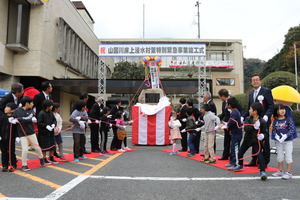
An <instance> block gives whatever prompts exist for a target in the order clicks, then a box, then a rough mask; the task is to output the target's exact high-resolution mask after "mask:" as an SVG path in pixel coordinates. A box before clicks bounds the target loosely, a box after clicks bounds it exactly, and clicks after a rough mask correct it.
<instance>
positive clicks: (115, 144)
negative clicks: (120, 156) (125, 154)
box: [108, 99, 122, 151]
mask: <svg viewBox="0 0 300 200" xmlns="http://www.w3.org/2000/svg"><path fill="white" fill-rule="evenodd" d="M121 104H122V102H121V100H120V99H117V100H116V105H114V106H113V107H112V108H111V109H110V115H111V116H109V117H110V123H111V125H112V130H113V133H114V137H113V140H112V141H111V145H110V150H113V151H116V150H118V146H119V142H120V141H119V140H118V136H117V130H118V127H117V126H116V121H115V119H116V118H115V115H116V113H118V112H119V111H120V107H121ZM109 117H108V118H109ZM121 142H122V141H121Z"/></svg>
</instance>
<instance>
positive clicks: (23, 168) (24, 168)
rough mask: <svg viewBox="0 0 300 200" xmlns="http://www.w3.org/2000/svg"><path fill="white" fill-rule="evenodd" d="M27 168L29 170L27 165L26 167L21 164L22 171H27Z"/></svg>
mask: <svg viewBox="0 0 300 200" xmlns="http://www.w3.org/2000/svg"><path fill="white" fill-rule="evenodd" d="M29 170H30V169H29V167H28V166H27V165H25V166H22V171H24V172H27V171H29Z"/></svg>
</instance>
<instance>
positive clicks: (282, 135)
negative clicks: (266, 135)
mask: <svg viewBox="0 0 300 200" xmlns="http://www.w3.org/2000/svg"><path fill="white" fill-rule="evenodd" d="M280 134H281V139H280V140H279V142H280V143H283V142H284V140H285V139H286V138H287V135H286V134H282V133H280Z"/></svg>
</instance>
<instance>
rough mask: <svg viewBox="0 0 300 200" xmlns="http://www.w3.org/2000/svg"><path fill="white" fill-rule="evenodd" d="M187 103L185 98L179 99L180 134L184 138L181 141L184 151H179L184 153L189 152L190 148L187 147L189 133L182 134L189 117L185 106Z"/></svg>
mask: <svg viewBox="0 0 300 200" xmlns="http://www.w3.org/2000/svg"><path fill="white" fill-rule="evenodd" d="M185 103H186V99H185V98H181V99H179V104H180V108H179V110H178V112H177V118H178V120H179V121H180V123H181V127H180V134H181V137H182V139H181V146H182V149H181V150H179V151H182V152H185V151H187V148H188V145H187V132H184V133H182V132H181V131H182V130H183V129H185V127H186V118H187V117H188V116H187V115H186V110H187V108H188V107H187V106H186V105H185Z"/></svg>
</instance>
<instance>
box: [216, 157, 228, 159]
mask: <svg viewBox="0 0 300 200" xmlns="http://www.w3.org/2000/svg"><path fill="white" fill-rule="evenodd" d="M218 160H228V158H224V157H221V158H219V159H218Z"/></svg>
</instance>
